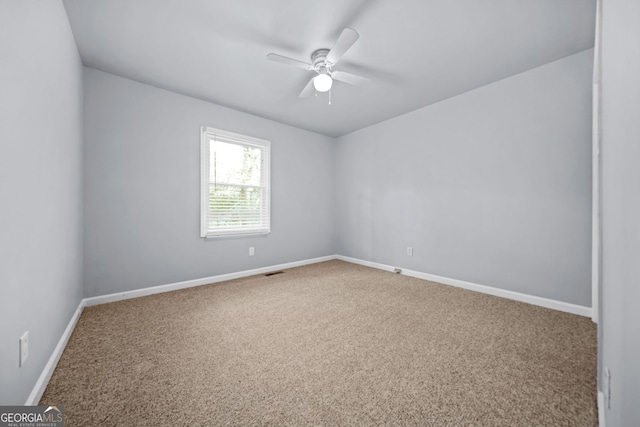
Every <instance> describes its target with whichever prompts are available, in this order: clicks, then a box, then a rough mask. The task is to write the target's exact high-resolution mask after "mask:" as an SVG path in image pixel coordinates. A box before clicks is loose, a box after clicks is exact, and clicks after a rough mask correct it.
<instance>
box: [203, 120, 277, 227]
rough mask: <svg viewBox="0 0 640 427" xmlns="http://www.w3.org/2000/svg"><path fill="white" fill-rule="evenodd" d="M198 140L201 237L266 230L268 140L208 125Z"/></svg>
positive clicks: (268, 225) (268, 222) (268, 211)
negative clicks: (199, 153) (199, 147)
mask: <svg viewBox="0 0 640 427" xmlns="http://www.w3.org/2000/svg"><path fill="white" fill-rule="evenodd" d="M200 143H201V190H200V192H201V214H200V216H201V219H200V235H201V237H219V236H234V235H246V234H267V233H269V232H270V229H271V227H270V210H269V164H270V160H269V159H270V150H271V143H270V142H269V141H265V140H262V139H257V138H252V137H249V136H244V135H239V134H236V133H231V132H227V131H223V130H219V129H213V128H209V127H202V131H201V139H200Z"/></svg>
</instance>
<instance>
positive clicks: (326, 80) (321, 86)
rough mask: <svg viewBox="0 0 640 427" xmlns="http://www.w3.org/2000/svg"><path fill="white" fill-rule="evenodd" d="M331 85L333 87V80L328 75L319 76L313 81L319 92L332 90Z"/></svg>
mask: <svg viewBox="0 0 640 427" xmlns="http://www.w3.org/2000/svg"><path fill="white" fill-rule="evenodd" d="M331 85H333V79H332V78H331V76H330V75H328V74H318V75H317V76H315V78H314V79H313V87H315V88H316V90H317V91H318V92H327V91H328V90H330V89H331Z"/></svg>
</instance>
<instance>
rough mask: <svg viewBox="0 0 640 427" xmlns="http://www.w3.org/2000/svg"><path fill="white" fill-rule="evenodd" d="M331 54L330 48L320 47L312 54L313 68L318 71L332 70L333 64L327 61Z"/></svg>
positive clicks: (327, 71)
mask: <svg viewBox="0 0 640 427" xmlns="http://www.w3.org/2000/svg"><path fill="white" fill-rule="evenodd" d="M328 54H329V49H318V50H316V51H315V52H313V53H312V54H311V62H312V64H313V69H314V70H316V72H318V73H322V72H326V73H329V72H331V65H332V64H330V63H329V62H327V55H328Z"/></svg>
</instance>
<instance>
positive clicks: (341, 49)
mask: <svg viewBox="0 0 640 427" xmlns="http://www.w3.org/2000/svg"><path fill="white" fill-rule="evenodd" d="M359 37H360V34H358V32H357V31H356V30H354V29H353V28H345V29H344V30H342V33H341V34H340V37H338V40H337V41H336V44H334V45H333V47H332V48H331V50H330V51H329V53H328V54H327V61H328V62H331V63H332V64H334V65H335V64H337V63H338V61H340V58H342V55H344V54H345V52H346V51H348V50H349V48H350V47H351V46H353V44H354V43H355V42H356V40H358V38H359Z"/></svg>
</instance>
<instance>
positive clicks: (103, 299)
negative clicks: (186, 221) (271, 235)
mask: <svg viewBox="0 0 640 427" xmlns="http://www.w3.org/2000/svg"><path fill="white" fill-rule="evenodd" d="M333 259H336V256H335V255H329V256H324V257H319V258H311V259H305V260H301V261H294V262H288V263H286V264H278V265H272V266H269V267H262V268H255V269H253V270H245V271H239V272H236V273H228V274H220V275H218V276H211V277H203V278H201V279H194V280H186V281H184V282H177V283H170V284H167V285H159V286H151V287H148V288H142V289H134V290H132V291H125V292H116V293H113V294H107V295H100V296H97V297H91V298H85V299H84V302H85V306H87V307H90V306H93V305H99V304H106V303H108V302H115V301H122V300H126V299H131V298H139V297H144V296H147V295H153V294H160V293H163V292H170V291H177V290H179V289H186V288H193V287H195V286H202V285H208V284H210V283H217V282H224V281H227V280H233V279H240V278H242V277H248V276H255V275H256V274H264V273H268V272H270V271H275V270H284V269H287V268H293V267H300V266H303V265H309V264H315V263H318V262H324V261H330V260H333Z"/></svg>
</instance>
